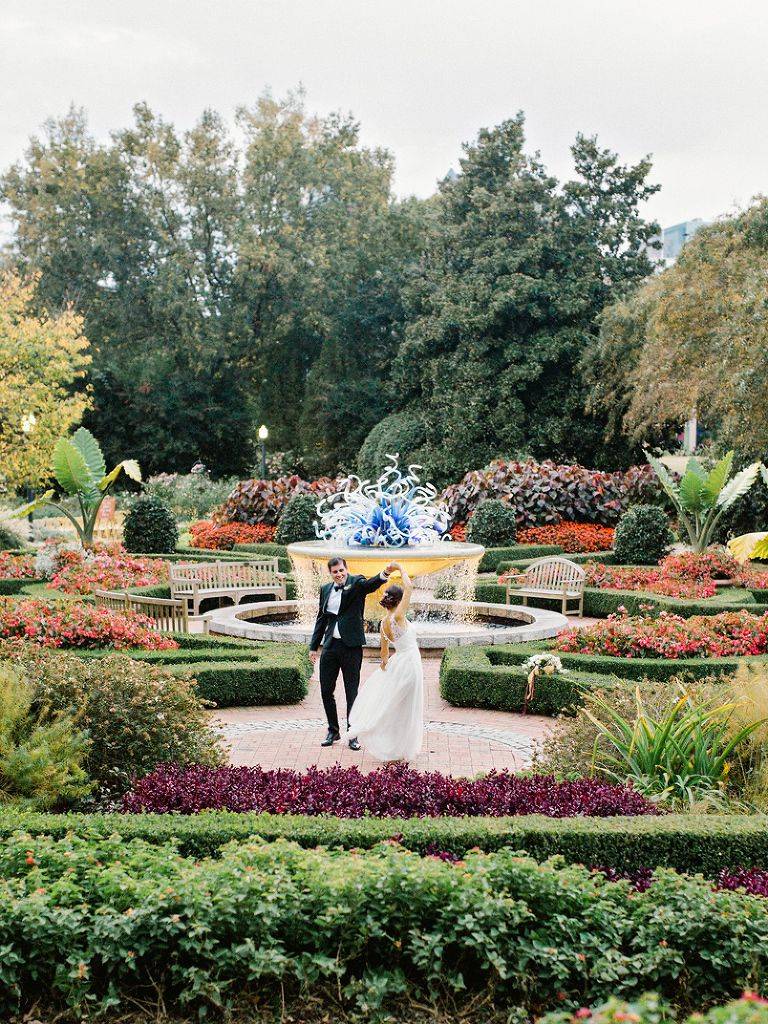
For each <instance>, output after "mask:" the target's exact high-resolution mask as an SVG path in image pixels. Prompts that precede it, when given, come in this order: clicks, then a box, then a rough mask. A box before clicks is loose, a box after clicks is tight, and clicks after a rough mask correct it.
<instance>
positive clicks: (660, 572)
mask: <svg viewBox="0 0 768 1024" xmlns="http://www.w3.org/2000/svg"><path fill="white" fill-rule="evenodd" d="M584 570H585V572H586V574H587V575H586V584H587V586H588V587H597V588H599V589H600V590H647V591H648V592H649V593H652V594H664V595H666V596H667V597H680V598H692V599H700V598H707V597H714V596H715V594H716V593H717V585H716V582H715V581H716V580H718V579H729V580H733V582H734V584H736V585H738V586H742V587H751V588H752V589H755V590H760V589H768V573H760V572H757V571H756V570H754V569H750V568H748V567H744V566H742V565H739V563H738V562H737V561H736V560H735V559H734V558H731V556H730V555H729V554H728V553H727V552H725V551H720V550H717V549H713V550H710V551H703V552H701V553H700V554H696V553H694V552H686V553H684V554H682V555H668V556H667V557H666V558H664V559H662V561H661V562H660V563H659V566H658V568H655V567H648V566H624V565H620V566H613V565H602V564H601V563H596V562H588V563H587V564H586V565H585V566H584Z"/></svg>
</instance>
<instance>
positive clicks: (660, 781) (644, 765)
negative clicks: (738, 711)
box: [585, 687, 763, 804]
mask: <svg viewBox="0 0 768 1024" xmlns="http://www.w3.org/2000/svg"><path fill="white" fill-rule="evenodd" d="M587 699H588V701H589V703H591V704H592V706H593V707H595V708H596V709H597V710H598V711H599V712H600V713H601V715H602V717H603V718H604V719H605V720H606V721H601V720H600V719H599V718H597V717H596V716H595V715H594V714H592V712H591V711H589V710H588V709H585V714H586V715H587V716H588V717H589V719H590V721H591V722H592V723H593V725H595V727H596V728H597V730H598V733H599V735H600V736H603V737H605V739H607V740H608V742H609V743H610V745H611V746H612V747H613V749H614V750H615V754H610V753H602V754H600V755H598V748H597V741H595V746H594V749H593V758H592V767H593V770H595V769H597V770H599V771H601V772H603V773H604V774H606V775H608V776H610V777H611V778H613V779H616V780H617V781H620V782H625V781H630V782H632V784H633V785H634V786H635V788H637V789H639V790H640V791H641V792H642V793H644V794H645V795H646V796H649V797H653V798H654V799H657V800H659V801H671V802H674V803H688V804H692V803H694V802H696V801H697V800H699V799H701V798H703V797H706V798H712V797H713V796H715V797H719V796H720V795H722V792H723V790H724V788H725V783H726V779H727V776H728V771H729V758H730V757H732V756H733V754H734V751H735V750H736V748H737V747H738V746H739V745H740V744H741V743H743V742H744V740H745V739H747V737H748V736H750V735H751V733H753V732H754V731H755V730H756V729H758V728H759V727H760V726H761V725H762V724H763V720H762V719H761V720H760V721H757V722H755V721H753V722H751V723H749V724H748V725H745V726H744V727H743V728H741V729H736V730H734V729H733V728H732V727H731V723H730V719H731V716H732V714H733V712H734V710H735V704H720V703H719V701H718V700H717V699H714V700H710V701H704V702H702V703H700V704H696V703H694V702H693V700H692V699H691V696H690V695H689V694H688V693H687V692H685V691H684V690H683V691H682V695H681V697H680V699H679V700H677V701H676V702H675V703H674V704H673V705H672V707H670V708H669V709H668V710H667V711H666V712H664V713H663V714H662V715H661V716H660V717H659V718H658V719H656V718H654V717H653V716H652V715H650V714H648V713H647V711H646V710H645V708H644V707H643V702H642V698H641V696H640V688H639V687H638V688H637V690H636V691H635V701H636V707H637V713H636V715H635V718H634V720H630V719H627V718H624V717H623V715H621V714H619V713H618V712H617V711H616V710H614V708H613V707H611V705H610V704H609V703H608V702H607V701H605V700H604V699H603V698H601V697H598V696H597V695H595V694H592V695H589V696H588V698H587ZM598 757H599V763H598Z"/></svg>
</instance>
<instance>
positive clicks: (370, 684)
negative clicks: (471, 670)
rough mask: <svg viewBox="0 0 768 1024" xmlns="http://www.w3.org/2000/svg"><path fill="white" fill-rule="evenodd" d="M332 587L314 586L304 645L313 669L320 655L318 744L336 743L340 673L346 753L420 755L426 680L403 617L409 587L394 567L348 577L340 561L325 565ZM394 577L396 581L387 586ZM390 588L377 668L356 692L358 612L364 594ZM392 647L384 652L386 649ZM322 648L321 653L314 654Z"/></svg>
mask: <svg viewBox="0 0 768 1024" xmlns="http://www.w3.org/2000/svg"><path fill="white" fill-rule="evenodd" d="M328 571H329V573H330V575H331V580H330V582H328V583H326V584H324V586H323V587H321V589H320V607H319V609H318V613H317V620H316V622H315V628H314V631H313V633H312V640H311V641H310V657H311V658H312V662H313V664H314V663H315V662H316V661H317V659H318V654H319V655H320V693H321V695H322V698H323V708H324V709H325V716H326V718H327V719H328V735H327V736H326V737H325V739H324V740H323V742H322V744H321V746H324V747H330V746H332V745H333V744H334V743H336V742H337V741H339V740H340V739H341V732H340V730H339V716H338V712H337V710H336V699H335V697H334V691H335V689H336V682H337V680H338V678H339V672H341V675H342V678H343V680H344V692H345V695H346V699H347V726H348V728H347V733H346V736H345V739H346V740H347V742H348V743H349V746H350V748H351V749H352V750H359V749H360V745H361V744H362V745H363V746H364V747H365V749H366V750H368V751H370V753H371V754H373V756H374V757H376V758H378V759H379V760H381V761H407V760H409V759H410V758H413V757H415V756H416V755H417V754H418V753H419V752H420V750H421V744H422V737H423V733H424V709H423V700H424V675H423V671H422V667H421V655H420V654H419V645H418V642H417V639H416V631H415V630H414V628H413V626H412V625H411V624H410V623H409V622H408V620H407V619H406V612H407V611H408V606H409V604H410V600H411V594H412V592H413V583H412V582H411V580H410V578H409V576H408V574H407V572H406V571H405V569H404V568H403V567H402V566H401V565H400V563H399V562H390V563H389V565H388V566H387V567H386V568H385V569H384V570H382V572H381V573H379V574H378V575H377V576H371V577H370V578H366V577H365V576H352V575H350V573H349V570H348V569H347V563H346V562H345V560H344V559H343V558H340V557H336V558H331V559H329V561H328ZM395 573H397V574H398V576H399V579H400V583H390V582H389V580H390V576H392V575H393V574H395ZM385 584H388V585H387V587H386V590H385V591H384V594H383V595H382V598H381V602H380V603H381V606H382V608H384V610H385V615H384V618H383V619H382V621H381V666H380V668H379V669H377V670H376V671H375V672H374V673H373V675H371V677H370V678H369V679H368V680H367V682H366V683H365V686H364V687H363V688H362V690H361V691H360V693H359V695H358V688H359V686H360V667H361V665H362V663H363V648H364V647H365V629H364V625H363V615H364V610H365V599H366V597H367V596H368V595H369V594H372V593H373V592H374V591H376V590H378V589H379V588H380V587H381V586H383V585H385ZM392 647H394V648H395V649H396V653H395V654H391V655H390V651H391V648H392ZM321 648H322V653H320V650H321Z"/></svg>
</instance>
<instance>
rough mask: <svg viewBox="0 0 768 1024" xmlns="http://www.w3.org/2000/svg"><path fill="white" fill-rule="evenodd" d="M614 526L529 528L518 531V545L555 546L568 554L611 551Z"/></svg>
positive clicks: (570, 524)
mask: <svg viewBox="0 0 768 1024" xmlns="http://www.w3.org/2000/svg"><path fill="white" fill-rule="evenodd" d="M613 534H614V530H613V527H612V526H598V525H596V524H595V523H555V524H553V525H552V526H528V527H526V528H525V529H523V530H518V531H517V542H518V544H554V545H556V546H557V547H559V548H561V549H562V550H563V551H565V552H567V553H568V554H576V553H578V552H580V551H585V552H595V551H610V550H611V548H612V547H613Z"/></svg>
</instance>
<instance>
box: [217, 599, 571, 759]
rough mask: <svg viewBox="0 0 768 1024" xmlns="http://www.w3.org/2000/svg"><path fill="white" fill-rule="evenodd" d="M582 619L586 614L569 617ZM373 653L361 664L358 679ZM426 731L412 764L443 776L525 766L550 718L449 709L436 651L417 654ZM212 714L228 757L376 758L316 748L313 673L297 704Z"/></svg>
mask: <svg viewBox="0 0 768 1024" xmlns="http://www.w3.org/2000/svg"><path fill="white" fill-rule="evenodd" d="M572 621H573V623H574V624H576V623H578V624H579V625H586V624H587V623H588V622H589V621H591V620H587V619H582V620H578V619H573V620H572ZM377 664H378V660H375V659H370V660H369V659H368V658H366V660H365V662H364V663H363V673H362V678H363V685H365V679H366V678H367V677H368V676H369V675H370V674H371V672H373V671H374V669H375V668H376V666H377ZM423 665H424V683H425V706H424V719H425V724H426V731H425V735H424V747H423V750H422V753H421V755H420V756H419V758H418V759H417V760H415V761H414V762H412V764H413V767H414V768H419V769H421V770H422V771H428V770H429V771H440V772H443V773H444V774H448V775H475V774H476V773H478V772H487V771H490V770H491V769H492V768H497V769H502V768H508V769H510V770H511V771H517V770H519V769H520V768H524V767H526V766H527V764H528V763H529V760H530V753H531V748H532V744H533V743H534V742H535V741H536V740H538V739H541V738H542V737H543V736H545V735H546V734H547V732H548V731H549V730H550V729H551V727H552V719H550V718H544V717H542V716H539V715H516V714H510V713H508V712H504V711H479V710H474V709H472V708H454V707H452V706H451V705H450V704H447V703H446V702H445V701H444V700H443V699H442V697H441V696H440V691H439V685H438V675H439V671H440V658H439V657H435V658H433V657H429V658H426V657H425V658H424V659H423ZM336 698H337V702H338V703H339V717H340V718H342V717H343V707H344V705H343V702H344V687H343V685H342V683H341V679H339V683H338V685H337V688H336ZM216 719H217V721H218V722H219V724H220V725H221V727H222V731H223V732H224V735H225V738H226V739H227V741H228V742H229V743H230V745H231V755H230V759H231V762H232V764H237V765H261V767H262V768H295V769H297V770H304V769H306V768H309V767H310V765H319V766H320V767H327V766H329V765H332V764H342V765H357V766H358V767H359V768H361V769H362V770H363V771H370V770H372V769H373V768H377V767H378V766H379V764H380V762H379V761H377V760H376V759H375V758H374V757H372V756H371V755H369V754H366V752H365V750H361V751H359V752H358V753H355V752H354V751H352V750H349V748H348V747H347V746H346V745H345V744H342V743H336V744H334V745H333V747H330V748H328V747H321V746H320V740H321V739H322V738H323V737H324V736H325V732H326V725H325V718H324V715H323V707H322V703H321V700H320V686H319V683H318V682H317V678H316V677H313V678H312V680H311V681H310V684H309V694H308V696H307V697H306V698H305V700H303V701H302V703H301V704H293V705H290V706H280V707H266V708H227V709H224V710H222V711H220V712H217V714H216Z"/></svg>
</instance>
